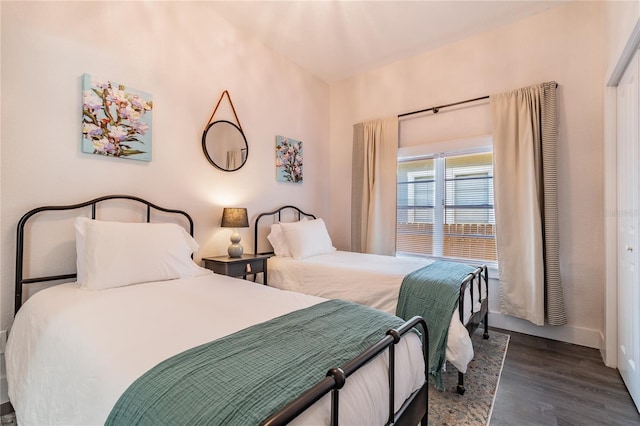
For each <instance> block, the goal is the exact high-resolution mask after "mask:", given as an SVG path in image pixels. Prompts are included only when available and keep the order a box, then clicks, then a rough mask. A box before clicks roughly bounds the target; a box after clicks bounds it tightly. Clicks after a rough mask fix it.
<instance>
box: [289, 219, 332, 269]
mask: <svg viewBox="0 0 640 426" xmlns="http://www.w3.org/2000/svg"><path fill="white" fill-rule="evenodd" d="M280 226H281V227H282V233H283V234H284V238H285V240H286V241H287V245H288V247H289V250H290V251H291V256H292V257H294V258H296V259H305V258H307V257H311V256H316V255H318V254H326V253H331V252H332V251H335V248H334V247H333V243H332V242H331V237H330V236H329V232H328V231H327V227H326V225H325V223H324V220H322V219H313V220H307V221H300V222H290V223H281V224H280Z"/></svg>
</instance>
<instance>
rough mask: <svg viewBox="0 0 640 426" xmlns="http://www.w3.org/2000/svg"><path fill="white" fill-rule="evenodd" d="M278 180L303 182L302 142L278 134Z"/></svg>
mask: <svg viewBox="0 0 640 426" xmlns="http://www.w3.org/2000/svg"><path fill="white" fill-rule="evenodd" d="M276 180H277V181H278V182H293V183H302V142H300V141H297V140H295V139H289V138H287V137H284V136H276Z"/></svg>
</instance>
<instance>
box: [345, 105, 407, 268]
mask: <svg viewBox="0 0 640 426" xmlns="http://www.w3.org/2000/svg"><path fill="white" fill-rule="evenodd" d="M397 161H398V118H397V117H393V118H386V119H381V120H372V121H367V122H363V123H358V124H355V125H354V126H353V169H352V170H353V171H352V181H351V250H352V251H355V252H362V253H374V254H386V255H395V251H396V185H397V184H396V168H397Z"/></svg>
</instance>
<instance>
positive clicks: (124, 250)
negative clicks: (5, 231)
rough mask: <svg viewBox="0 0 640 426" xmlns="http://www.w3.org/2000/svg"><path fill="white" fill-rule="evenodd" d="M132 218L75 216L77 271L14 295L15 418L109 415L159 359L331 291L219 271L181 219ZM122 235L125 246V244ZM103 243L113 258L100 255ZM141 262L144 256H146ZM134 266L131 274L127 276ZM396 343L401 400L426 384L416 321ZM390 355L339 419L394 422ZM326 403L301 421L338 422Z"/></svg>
mask: <svg viewBox="0 0 640 426" xmlns="http://www.w3.org/2000/svg"><path fill="white" fill-rule="evenodd" d="M113 198H122V196H107V197H102V198H100V199H96V200H92V201H90V202H87V203H82V204H79V205H75V206H70V207H74V208H75V207H77V206H87V205H92V207H93V209H94V214H95V203H96V202H100V201H104V200H108V199H113ZM133 199H134V200H136V201H139V202H144V203H146V204H148V205H150V203H148V202H146V201H144V200H141V199H137V198H135V197H134V198H133ZM151 206H153V205H151ZM67 207H69V206H67ZM67 207H64V208H61V207H47V208H46V209H48V210H63V209H67ZM153 207H154V208H157V206H153ZM40 211H41V210H38V209H34V210H32V211H31V212H29V213H27V214H25V216H24V217H23V220H21V221H20V224H19V231H18V235H19V238H18V240H19V243H18V253H17V258H18V266H19V267H18V271H19V272H18V273H17V276H16V283H17V286H16V301H20V300H21V299H22V293H21V287H22V285H24V284H25V282H29V281H30V280H35V278H30V279H27V280H24V279H23V277H22V262H23V255H22V250H23V247H22V241H21V239H22V238H23V232H24V229H23V228H24V223H25V222H26V220H25V218H26V219H29V218H30V217H31V215H33V214H35V213H38V212H40ZM165 211H166V210H165ZM181 213H182V214H185V213H184V212H181ZM187 216H188V215H187ZM147 220H149V219H147ZM189 221H190V218H189ZM190 222H191V221H190ZM131 225H132V224H118V223H114V222H102V221H94V220H89V219H86V218H84V219H77V220H76V239H77V241H76V243H77V248H78V265H77V266H78V282H73V283H66V284H60V285H56V286H53V287H51V288H48V289H46V290H42V291H40V292H37V293H36V294H35V295H33V296H31V297H30V298H29V299H28V300H27V301H26V302H25V303H24V304H23V305H22V306H21V307H20V304H19V303H18V302H17V304H16V309H18V308H19V310H18V312H17V314H16V317H15V320H14V323H13V325H12V328H11V330H10V333H9V339H8V342H7V347H6V354H5V357H6V367H7V381H8V384H9V398H10V401H11V403H12V405H13V407H14V408H15V411H16V416H17V421H18V424H20V425H41V424H65V425H93V424H104V422H105V420H106V419H107V417H108V415H109V413H110V412H111V410H112V408H113V407H114V404H115V403H116V401H117V400H118V399H119V397H120V396H121V395H122V394H123V392H125V390H126V389H127V388H128V387H129V386H130V385H131V384H132V383H133V382H134V381H135V380H136V379H137V378H138V377H140V376H141V375H142V374H143V373H145V372H146V371H148V370H149V369H151V368H152V367H153V366H155V365H157V364H158V363H160V362H162V361H163V360H166V359H167V358H170V357H172V356H174V355H176V354H179V353H182V352H184V351H185V350H187V349H189V348H193V347H195V346H198V345H201V344H203V343H207V342H210V341H215V340H216V339H219V338H220V337H223V336H226V335H230V334H233V333H235V332H237V331H239V330H242V329H245V328H246V327H249V326H251V325H253V324H258V323H262V322H265V321H268V320H270V319H272V318H275V317H279V316H281V315H283V314H286V313H289V312H292V311H296V310H298V309H303V308H307V307H310V306H312V305H315V304H318V303H320V302H322V301H324V300H326V299H323V298H319V297H314V296H309V295H304V294H300V293H296V292H288V291H282V290H279V289H274V288H269V287H266V286H261V285H257V284H255V283H251V282H248V281H244V280H238V279H234V278H229V277H226V276H221V275H215V274H213V273H211V272H210V271H208V270H205V269H203V268H200V267H198V266H197V265H196V264H195V263H193V261H192V260H191V258H190V254H191V252H192V251H194V250H195V249H196V248H197V244H195V241H194V240H193V239H192V238H191V237H190V236H189V235H187V234H186V233H185V232H184V230H182V228H180V229H181V230H180V231H179V232H176V231H175V229H174V227H177V225H171V226H170V227H165V228H162V227H161V228H158V227H155V226H153V225H156V224H149V223H147V224H136V225H143V226H133V227H131ZM85 226H86V228H85ZM122 227H124V228H122ZM178 228H179V227H178ZM122 229H125V230H126V232H124V233H123V232H121V231H122ZM96 236H100V238H98V239H96ZM183 240H184V241H183ZM104 241H108V242H107V243H105V242H104ZM123 243H124V245H122V244H123ZM114 244H120V245H121V246H120V250H118V251H117V254H113V247H114ZM194 244H195V246H194ZM163 246H164V247H165V248H164V249H163V248H162V247H163ZM165 251H166V252H167V253H165ZM105 253H110V257H109V260H112V261H113V262H107V263H105V262H104V261H101V260H100V259H102V258H103V255H104V254H105ZM83 254H84V255H83ZM118 256H120V257H119V258H118ZM158 260H159V263H158V262H156V261H158ZM145 262H148V264H147V267H145V268H139V267H138V266H139V265H141V264H145ZM114 265H116V267H114ZM132 276H135V278H134V282H129V281H127V280H129V278H130V277H132ZM151 277H156V279H151ZM52 278H56V277H44V278H42V277H41V278H39V280H40V281H48V280H51V279H52ZM56 279H57V278H56ZM238 301H239V302H240V303H237V302H238ZM381 337H382V336H381ZM395 347H396V350H395V354H396V362H395V366H396V369H395V370H396V371H395V374H396V379H395V383H396V386H395V398H394V406H395V408H396V409H398V408H400V406H401V405H402V404H403V403H404V402H405V400H406V399H407V398H408V397H409V396H411V395H412V393H413V395H416V393H415V392H414V391H416V390H418V389H422V390H423V391H424V389H426V387H425V386H424V378H425V372H424V359H423V348H422V343H421V341H420V339H419V338H418V336H417V335H416V334H415V333H412V332H409V333H407V334H406V335H405V336H404V337H403V338H402V339H401V340H400V342H399V343H398V344H397V345H396V346H395ZM388 363H389V357H388V354H387V353H386V352H385V353H382V354H381V355H379V356H377V357H376V358H375V359H373V360H372V361H371V362H370V363H368V364H366V365H365V366H364V367H363V368H361V369H359V370H358V371H356V372H355V373H354V374H353V376H351V377H350V378H349V380H347V382H346V385H345V387H344V389H343V390H342V391H341V392H340V394H341V396H340V401H341V402H340V421H341V422H342V423H343V424H383V423H386V421H387V416H388V412H387V407H388V403H387V399H388V395H389V389H388V381H389V377H388V376H389V365H388ZM238 373H239V374H242V372H238ZM423 395H424V393H423ZM425 396H426V395H425ZM425 403H426V398H425V400H423V402H421V404H422V405H425ZM417 410H418V412H419V409H417ZM330 414H331V409H330V398H329V395H325V397H323V398H322V399H321V400H319V401H318V402H317V403H316V404H315V405H313V406H311V407H310V408H309V409H307V410H306V411H304V412H303V413H302V414H301V415H300V416H299V417H298V418H296V420H295V423H297V424H309V423H313V424H330ZM423 414H424V411H423V412H421V414H420V417H422V415H423ZM420 417H417V418H418V419H419V418H420ZM411 419H413V420H415V418H414V417H411ZM423 422H426V416H425V418H424V419H423ZM414 424H415V423H414ZM425 424H426V423H425Z"/></svg>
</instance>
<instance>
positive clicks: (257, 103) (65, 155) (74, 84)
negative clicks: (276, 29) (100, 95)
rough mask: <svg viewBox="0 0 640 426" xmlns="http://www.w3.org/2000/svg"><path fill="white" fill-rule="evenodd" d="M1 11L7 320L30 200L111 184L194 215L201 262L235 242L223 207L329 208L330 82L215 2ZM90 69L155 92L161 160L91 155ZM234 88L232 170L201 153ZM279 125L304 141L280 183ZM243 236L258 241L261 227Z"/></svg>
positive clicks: (38, 5)
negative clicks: (292, 179)
mask: <svg viewBox="0 0 640 426" xmlns="http://www.w3.org/2000/svg"><path fill="white" fill-rule="evenodd" d="M1 8H2V88H3V91H2V109H1V111H2V155H1V161H2V163H1V166H2V169H1V173H2V174H1V182H2V188H1V190H2V191H1V193H2V203H1V209H0V214H1V218H2V221H1V235H2V243H1V244H0V250H1V253H2V257H1V275H0V279H1V286H0V297H1V299H2V300H1V305H0V306H1V311H2V312H1V322H0V324H1V325H0V330H4V329H7V328H8V327H9V326H10V323H11V321H12V317H13V281H12V280H13V278H14V262H15V229H16V224H17V222H18V219H19V218H20V216H21V215H22V214H23V213H25V212H26V211H28V210H29V209H31V208H34V207H37V206H41V205H49V204H66V203H74V202H80V201H84V200H88V199H91V198H93V197H96V196H100V195H105V194H111V193H126V194H133V195H138V196H141V197H143V198H146V199H148V200H150V201H152V202H154V203H156V204H159V205H161V206H166V207H173V208H180V209H183V210H186V211H187V212H189V213H191V214H192V215H193V217H194V221H195V229H196V235H195V237H196V240H197V241H198V242H199V243H200V246H201V248H200V251H199V252H198V253H197V254H196V260H198V259H199V258H200V257H201V256H204V255H217V254H223V253H225V252H226V247H227V246H228V245H229V239H228V238H229V235H230V230H223V229H221V228H219V224H220V215H221V212H222V207H225V206H244V207H247V208H248V211H249V215H250V221H251V220H252V219H253V218H254V217H255V215H256V214H258V213H260V212H262V211H265V210H271V209H273V208H275V207H279V206H280V205H283V204H294V203H295V204H296V205H299V206H301V207H302V208H304V210H307V211H313V212H314V213H316V214H319V215H322V216H324V217H328V211H329V208H330V204H329V192H328V185H327V183H326V179H327V178H326V176H327V175H328V172H329V170H328V163H329V158H328V151H329V150H328V136H329V135H328V127H329V86H328V85H327V84H326V83H324V82H322V81H320V80H319V79H317V78H315V77H313V76H312V75H310V74H309V73H308V72H306V71H304V70H303V69H302V68H300V67H298V66H296V65H293V64H292V63H291V62H289V61H288V60H287V59H285V58H284V57H282V56H279V55H277V54H275V53H273V51H271V50H270V49H267V48H266V47H265V46H264V45H262V44H261V43H259V42H257V41H254V40H251V39H248V38H246V37H245V36H244V35H243V34H241V33H239V32H238V31H236V30H235V29H234V28H233V27H231V26H230V25H229V24H228V23H227V22H226V21H224V20H222V19H221V18H219V17H218V16H216V14H215V13H213V12H212V11H211V10H210V8H209V6H207V4H204V3H200V2H184V3H181V2H62V3H51V2H4V1H3V2H2V3H1ZM85 72H86V73H90V74H92V75H96V76H98V77H101V78H105V79H110V80H113V81H116V82H119V83H122V84H125V85H128V86H130V87H132V88H135V89H139V90H143V91H145V92H147V93H151V94H152V95H153V101H154V109H153V161H152V162H150V163H145V162H139V161H133V160H127V159H116V158H105V157H100V156H96V155H91V154H84V153H81V151H80V139H81V126H80V122H81V113H82V108H81V99H82V98H81V76H82V74H83V73H85ZM225 89H226V90H228V91H229V93H230V95H231V98H232V100H233V102H234V105H235V108H236V111H237V113H238V116H239V119H240V123H241V125H242V127H243V129H244V131H245V133H246V136H247V139H248V142H249V157H248V161H247V164H246V165H245V167H243V168H242V169H241V170H239V171H237V172H233V173H225V172H222V171H219V170H217V169H215V168H214V167H212V166H211V165H210V164H209V163H208V162H207V160H206V158H205V156H204V154H203V153H202V150H201V135H202V130H203V128H204V126H205V124H206V123H207V120H208V119H209V116H210V115H211V113H212V111H213V108H214V106H215V103H216V102H217V100H218V98H219V96H220V94H221V93H222V91H223V90H225ZM217 117H218V118H227V119H229V118H231V117H220V116H218V115H217ZM276 135H284V136H288V137H292V138H295V139H299V140H301V141H303V144H304V145H303V146H304V156H305V164H304V182H303V183H302V184H300V185H294V184H283V183H277V182H276V180H275V176H276V174H275V168H274V164H275V149H274V147H275V136H276ZM241 233H242V237H243V244H244V246H245V250H246V251H247V252H250V251H252V248H253V241H252V240H253V234H252V232H251V230H242V232H241ZM70 247H71V248H72V245H71V246H70ZM71 264H72V265H73V263H71ZM48 266H52V267H55V266H56V265H48Z"/></svg>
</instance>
